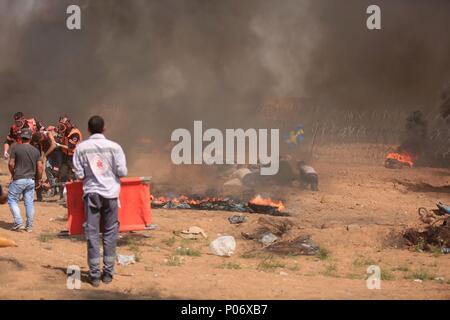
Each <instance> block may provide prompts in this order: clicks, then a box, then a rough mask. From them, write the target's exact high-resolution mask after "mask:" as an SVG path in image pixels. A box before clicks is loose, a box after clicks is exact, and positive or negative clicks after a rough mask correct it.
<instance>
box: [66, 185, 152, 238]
mask: <svg viewBox="0 0 450 320" xmlns="http://www.w3.org/2000/svg"><path fill="white" fill-rule="evenodd" d="M120 181H121V191H120V203H119V205H120V207H119V224H120V232H126V231H138V230H145V228H146V227H147V226H148V225H150V224H151V222H152V214H151V208H150V186H149V185H148V183H147V180H145V178H123V179H121V180H120ZM66 188H67V208H68V211H69V220H68V229H69V234H70V235H77V234H83V233H84V229H83V224H84V201H83V183H82V182H80V181H76V182H71V183H68V184H66Z"/></svg>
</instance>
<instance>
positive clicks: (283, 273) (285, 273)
mask: <svg viewBox="0 0 450 320" xmlns="http://www.w3.org/2000/svg"><path fill="white" fill-rule="evenodd" d="M288 275H289V274H288V273H287V272H283V271H281V272H280V276H284V277H285V276H288Z"/></svg>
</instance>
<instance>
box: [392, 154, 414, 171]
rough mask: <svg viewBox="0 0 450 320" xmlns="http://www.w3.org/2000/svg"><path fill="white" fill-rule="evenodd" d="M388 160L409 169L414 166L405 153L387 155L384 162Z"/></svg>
mask: <svg viewBox="0 0 450 320" xmlns="http://www.w3.org/2000/svg"><path fill="white" fill-rule="evenodd" d="M388 159H394V160H397V161H399V162H401V163H403V164H404V165H407V166H408V167H410V168H412V167H413V166H414V162H413V160H412V157H411V156H410V155H409V154H408V153H406V152H403V153H397V152H391V153H388V155H387V156H386V160H388Z"/></svg>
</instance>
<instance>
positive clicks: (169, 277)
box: [0, 161, 450, 299]
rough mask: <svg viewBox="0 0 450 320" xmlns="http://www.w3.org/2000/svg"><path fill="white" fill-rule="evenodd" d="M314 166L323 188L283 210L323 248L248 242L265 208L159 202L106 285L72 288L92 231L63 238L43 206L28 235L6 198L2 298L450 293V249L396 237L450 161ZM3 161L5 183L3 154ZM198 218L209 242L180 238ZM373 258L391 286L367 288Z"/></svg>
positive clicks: (58, 211) (449, 178) (126, 239)
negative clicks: (427, 248)
mask: <svg viewBox="0 0 450 320" xmlns="http://www.w3.org/2000/svg"><path fill="white" fill-rule="evenodd" d="M315 167H316V169H317V170H318V172H319V174H320V186H319V187H320V191H319V192H317V193H313V192H310V191H304V190H299V189H296V188H290V189H289V190H287V194H288V196H287V199H286V207H287V211H289V212H290V213H292V216H291V217H288V218H284V217H277V218H272V219H290V220H291V221H292V222H293V223H294V224H295V228H294V229H293V230H291V231H290V236H293V235H311V237H312V239H313V240H314V241H315V242H316V243H318V244H319V245H320V247H321V248H322V250H321V254H320V255H319V256H317V257H316V256H286V257H279V256H271V255H269V254H267V253H264V252H262V253H261V252H260V250H259V249H260V245H259V244H257V243H255V242H253V241H249V240H244V239H243V237H242V235H241V232H243V231H251V230H253V229H254V228H255V227H256V225H257V223H258V219H259V218H260V217H261V216H262V215H252V214H248V221H247V222H245V223H244V224H242V225H231V224H230V223H229V222H228V220H227V218H228V217H229V216H230V215H231V213H229V212H205V211H179V210H174V211H172V210H163V209H159V210H153V211H152V213H153V223H154V224H156V225H157V230H154V231H145V232H139V233H135V234H133V235H129V234H128V235H122V239H121V240H120V246H119V248H118V253H119V254H135V255H136V256H137V258H138V262H137V263H136V264H134V265H130V266H127V267H122V266H118V267H117V275H116V277H115V281H114V282H113V283H112V284H110V285H103V284H102V285H101V286H100V288H97V289H94V288H92V287H91V286H90V285H89V284H88V283H86V282H83V283H82V286H81V289H80V290H68V289H67V288H66V275H65V272H66V268H67V267H68V266H69V265H79V266H80V267H81V269H82V271H83V274H85V272H86V271H87V264H86V245H85V242H84V240H83V239H82V238H72V239H68V238H58V237H55V236H54V233H57V232H59V231H61V230H64V229H66V222H65V221H64V220H63V218H64V217H65V216H66V214H67V213H66V209H65V208H64V207H62V206H59V205H58V204H56V203H42V204H37V214H36V218H35V227H34V232H33V233H31V234H28V233H14V232H11V231H9V228H10V226H11V222H12V217H11V214H10V212H9V209H8V207H7V206H1V207H0V236H1V237H7V238H10V239H13V240H15V241H16V242H17V243H18V245H19V246H18V247H13V248H0V270H1V271H0V298H2V299H24V298H26V299H85V298H87V299H103V298H113V299H116V298H117V299H129V298H131V299H141V298H145V299H450V256H448V255H442V254H439V253H438V252H435V253H425V252H419V251H416V250H413V249H410V250H408V249H395V248H393V247H390V246H388V242H387V241H386V239H387V238H388V235H389V234H391V233H392V232H394V233H395V232H400V231H401V230H403V229H404V228H406V227H407V226H417V225H420V223H419V220H418V215H417V209H418V207H422V206H423V207H427V208H430V209H432V208H434V207H435V203H436V201H438V200H441V201H445V202H450V194H449V193H445V191H446V190H445V189H439V188H433V187H432V186H434V187H439V186H445V185H449V184H450V170H446V169H430V168H416V169H404V170H389V169H385V168H383V167H382V166H381V165H376V164H373V165H363V164H352V165H349V164H348V163H339V162H334V163H330V162H325V161H317V162H316V163H315ZM0 170H1V172H2V176H1V177H0V178H1V182H2V183H3V184H4V183H5V182H6V181H7V180H8V176H7V175H6V174H5V172H6V171H5V170H6V167H5V165H4V163H2V164H1V167H0ZM420 183H427V184H429V185H431V186H428V187H423V185H421V184H420ZM447 192H448V191H447ZM23 214H24V213H23ZM55 218H57V219H56V220H55ZM194 225H195V226H199V227H201V228H203V229H204V230H205V231H206V232H207V234H208V237H209V239H208V240H183V239H181V238H178V237H176V236H174V235H173V231H174V230H181V229H185V228H187V227H189V226H194ZM219 234H221V235H223V234H228V235H232V236H234V237H235V238H236V240H237V252H236V253H235V254H234V255H233V256H232V257H230V258H222V257H217V256H214V255H212V254H210V253H209V249H208V244H209V240H213V239H214V238H216V237H217V235H219ZM179 247H188V248H190V249H191V251H189V252H190V254H189V255H180V251H179V250H178V251H177V248H179ZM256 249H258V250H256ZM257 252H259V253H257ZM373 264H374V265H379V266H380V267H381V272H382V282H381V289H380V290H369V289H367V287H366V280H365V279H366V278H367V273H366V269H367V266H369V265H373ZM84 278H85V277H83V281H84V280H85V279H84ZM415 279H420V280H422V281H414V280H415Z"/></svg>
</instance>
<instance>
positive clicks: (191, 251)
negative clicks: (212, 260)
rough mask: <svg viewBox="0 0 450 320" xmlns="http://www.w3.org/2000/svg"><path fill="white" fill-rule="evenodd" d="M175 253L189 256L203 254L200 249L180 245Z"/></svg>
mask: <svg viewBox="0 0 450 320" xmlns="http://www.w3.org/2000/svg"><path fill="white" fill-rule="evenodd" d="M175 254H177V255H179V256H189V257H200V256H201V255H202V254H201V252H200V251H198V250H194V249H191V248H185V247H179V248H177V250H176V251H175Z"/></svg>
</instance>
